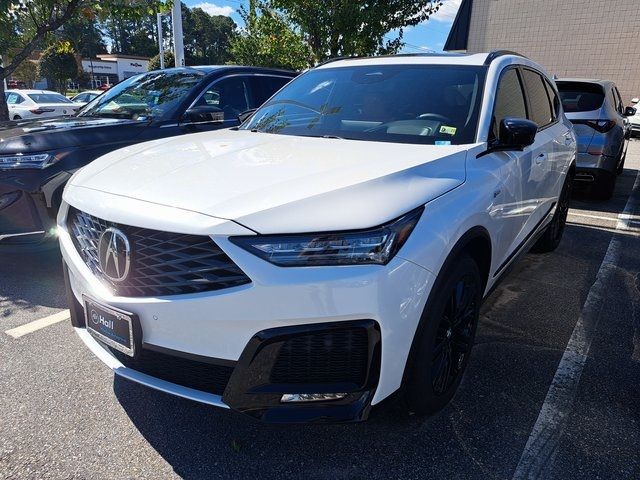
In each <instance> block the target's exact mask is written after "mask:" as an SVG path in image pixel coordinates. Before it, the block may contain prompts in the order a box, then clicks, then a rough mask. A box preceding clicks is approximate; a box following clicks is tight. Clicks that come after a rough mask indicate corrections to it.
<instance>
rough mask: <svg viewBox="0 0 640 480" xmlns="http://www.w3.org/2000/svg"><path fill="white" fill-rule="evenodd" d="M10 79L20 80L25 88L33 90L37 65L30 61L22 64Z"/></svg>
mask: <svg viewBox="0 0 640 480" xmlns="http://www.w3.org/2000/svg"><path fill="white" fill-rule="evenodd" d="M12 77H13V78H15V79H17V80H22V81H23V82H24V83H25V84H26V85H27V88H33V83H34V82H35V81H36V80H38V65H37V64H36V63H35V62H32V61H30V60H27V61H25V62H22V63H21V64H20V65H18V68H16V69H15V70H14V71H13V74H12Z"/></svg>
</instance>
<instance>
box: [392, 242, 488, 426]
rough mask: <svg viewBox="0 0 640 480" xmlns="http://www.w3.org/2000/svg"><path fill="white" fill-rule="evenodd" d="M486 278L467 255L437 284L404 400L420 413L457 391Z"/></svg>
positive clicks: (435, 408) (435, 407)
mask: <svg viewBox="0 0 640 480" xmlns="http://www.w3.org/2000/svg"><path fill="white" fill-rule="evenodd" d="M483 285H484V282H483V281H482V279H481V277H480V270H479V268H478V264H477V263H476V262H475V261H474V260H473V259H472V258H471V257H470V256H468V255H466V254H462V255H461V256H460V257H458V258H456V259H455V260H453V262H452V264H450V265H449V266H448V267H447V269H446V270H445V271H444V272H443V273H442V274H441V278H440V277H439V278H438V280H437V281H436V284H435V285H434V287H433V291H432V292H431V294H430V296H429V300H428V301H427V306H426V307H425V311H424V313H423V314H422V319H421V320H420V327H419V328H418V331H417V332H416V338H415V339H414V345H413V347H412V353H411V356H410V359H409V363H408V364H407V372H406V375H405V379H404V383H403V388H404V395H403V397H404V401H405V403H406V406H407V409H408V410H409V411H411V412H413V413H415V414H416V415H419V416H424V415H433V414H435V413H437V412H438V411H440V410H442V409H443V408H444V407H445V406H446V405H447V403H449V401H450V400H451V399H452V398H453V396H454V395H455V393H456V391H457V389H458V386H459V385H460V382H461V380H462V377H463V374H464V371H465V369H466V367H467V364H468V361H469V357H470V354H471V349H472V347H473V341H474V338H475V332H476V328H477V326H478V318H479V316H480V305H481V303H482V294H483Z"/></svg>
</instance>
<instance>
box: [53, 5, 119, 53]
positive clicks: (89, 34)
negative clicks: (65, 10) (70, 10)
mask: <svg viewBox="0 0 640 480" xmlns="http://www.w3.org/2000/svg"><path fill="white" fill-rule="evenodd" d="M102 35H103V33H102V30H101V29H100V27H99V25H98V22H97V20H96V19H95V18H91V17H85V16H82V15H80V16H78V17H77V18H72V19H71V20H69V21H68V22H67V23H66V24H65V25H64V26H63V27H62V28H61V29H60V30H58V32H56V37H57V38H58V39H59V40H66V41H68V42H69V43H71V46H72V47H73V49H74V50H75V51H76V52H78V53H79V54H80V56H82V57H95V56H96V55H97V54H99V53H107V46H106V45H105V43H104V39H103V38H102Z"/></svg>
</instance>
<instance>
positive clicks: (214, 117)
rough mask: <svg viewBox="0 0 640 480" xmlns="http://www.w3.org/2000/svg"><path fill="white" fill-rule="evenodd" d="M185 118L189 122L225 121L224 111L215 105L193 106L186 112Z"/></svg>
mask: <svg viewBox="0 0 640 480" xmlns="http://www.w3.org/2000/svg"><path fill="white" fill-rule="evenodd" d="M184 118H185V120H186V121H187V122H188V123H189V124H196V123H222V122H224V112H223V111H222V110H221V109H219V108H218V107H214V106H213V105H200V106H197V107H191V108H189V109H188V110H187V111H186V112H184Z"/></svg>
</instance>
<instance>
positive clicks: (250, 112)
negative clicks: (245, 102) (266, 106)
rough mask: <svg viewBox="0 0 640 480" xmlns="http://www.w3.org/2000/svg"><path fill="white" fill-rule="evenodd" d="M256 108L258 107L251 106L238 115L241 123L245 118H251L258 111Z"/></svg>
mask: <svg viewBox="0 0 640 480" xmlns="http://www.w3.org/2000/svg"><path fill="white" fill-rule="evenodd" d="M256 110H257V108H250V109H249V110H245V111H244V112H242V113H241V114H240V115H238V120H240V123H244V122H245V120H248V119H249V118H251V117H252V116H253V114H254V113H256Z"/></svg>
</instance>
